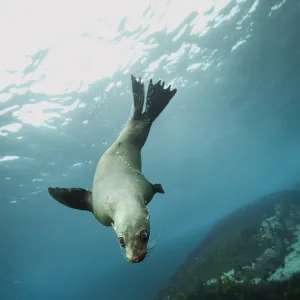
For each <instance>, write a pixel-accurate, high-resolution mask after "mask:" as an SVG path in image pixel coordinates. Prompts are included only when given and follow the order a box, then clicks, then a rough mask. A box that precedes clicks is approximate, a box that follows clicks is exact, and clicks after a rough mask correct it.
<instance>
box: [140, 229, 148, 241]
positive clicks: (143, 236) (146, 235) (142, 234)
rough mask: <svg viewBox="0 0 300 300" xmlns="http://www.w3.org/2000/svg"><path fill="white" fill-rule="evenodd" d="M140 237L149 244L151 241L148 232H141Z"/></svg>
mask: <svg viewBox="0 0 300 300" xmlns="http://www.w3.org/2000/svg"><path fill="white" fill-rule="evenodd" d="M140 237H141V239H142V240H143V241H144V242H147V241H148V239H149V234H148V232H147V231H146V230H141V232H140Z"/></svg>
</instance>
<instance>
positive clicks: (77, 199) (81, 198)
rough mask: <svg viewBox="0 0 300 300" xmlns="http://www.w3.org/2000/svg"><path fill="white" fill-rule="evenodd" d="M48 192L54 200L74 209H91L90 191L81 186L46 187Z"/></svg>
mask: <svg viewBox="0 0 300 300" xmlns="http://www.w3.org/2000/svg"><path fill="white" fill-rule="evenodd" d="M48 193H49V194H50V196H51V197H52V198H54V199H55V200H56V201H58V202H60V203H62V204H64V205H66V206H68V207H71V208H75V209H80V210H87V211H92V210H93V207H92V193H91V192H90V191H88V190H85V189H81V188H70V189H68V188H58V187H55V188H51V187H49V188H48Z"/></svg>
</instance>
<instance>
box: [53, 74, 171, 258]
mask: <svg viewBox="0 0 300 300" xmlns="http://www.w3.org/2000/svg"><path fill="white" fill-rule="evenodd" d="M131 80H132V91H133V112H132V117H131V118H130V120H129V121H128V122H127V124H126V126H125V127H124V129H123V130H122V131H121V133H120V135H119V137H118V138H117V140H116V141H115V142H114V143H113V144H112V145H111V146H110V148H109V149H107V151H106V152H105V153H104V154H103V155H102V157H101V158H100V160H99V162H98V165H97V167H96V171H95V176H94V182H93V188H92V192H90V191H88V190H85V189H80V188H71V189H68V188H49V189H48V191H49V194H50V195H51V196H52V197H53V198H54V199H55V200H57V201H59V202H60V203H62V204H65V205H66V206H69V207H72V208H75V209H81V210H88V211H91V212H92V213H93V214H94V215H95V217H96V218H97V219H98V221H99V222H100V223H102V224H103V225H105V226H113V228H114V229H115V231H116V233H117V236H118V240H119V243H120V245H121V246H122V247H124V248H125V250H126V257H127V259H128V260H129V261H131V262H140V261H142V260H143V259H144V258H145V256H146V254H147V251H148V248H147V244H148V240H149V236H150V221H149V212H148V209H147V208H146V205H147V204H148V203H149V202H150V201H151V200H152V198H153V196H154V194H155V193H164V191H163V188H162V186H161V185H160V184H151V183H150V182H149V181H148V180H147V179H146V178H145V177H144V175H143V174H142V172H141V169H142V162H141V150H142V148H143V146H144V144H145V142H146V140H147V137H148V134H149V132H150V128H151V125H152V123H153V122H154V120H155V119H156V118H157V117H158V116H159V114H160V113H161V112H162V111H163V110H164V108H165V107H166V106H167V105H168V103H169V102H170V100H171V99H172V98H173V96H174V95H175V93H176V89H174V90H173V91H171V90H170V86H169V88H168V89H164V83H163V84H162V85H161V84H160V81H159V82H158V83H156V84H155V85H153V84H152V80H150V83H149V87H148V93H147V100H146V108H145V111H144V112H143V107H144V97H145V96H144V94H145V93H144V84H143V83H141V82H140V81H137V80H136V78H135V77H134V76H131Z"/></svg>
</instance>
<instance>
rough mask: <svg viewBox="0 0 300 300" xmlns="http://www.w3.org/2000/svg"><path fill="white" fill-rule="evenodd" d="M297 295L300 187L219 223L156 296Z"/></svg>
mask: <svg viewBox="0 0 300 300" xmlns="http://www.w3.org/2000/svg"><path fill="white" fill-rule="evenodd" d="M275 291H276V292H275ZM274 293H275V294H274ZM234 295H235V296H234ZM238 295H239V296H238ZM279 295H281V298H280V297H279V298H278V296H279ZM221 296H222V297H221ZM269 296H270V297H271V298H269ZM195 297H196V298H195ZM197 297H198V298H197ZM293 297H297V299H300V188H299V187H297V188H295V189H290V190H284V191H280V192H276V193H273V194H270V195H267V196H265V197H262V198H259V199H258V200H257V201H255V202H254V203H252V204H250V205H247V206H245V207H243V208H242V209H239V210H237V211H235V212H234V213H232V214H230V215H228V216H226V217H225V218H223V219H221V220H220V221H219V222H217V223H216V225H215V226H214V227H213V228H212V229H211V230H210V231H209V232H208V234H207V235H206V236H205V238H204V239H203V240H202V241H200V244H199V246H198V247H197V248H196V249H194V251H193V252H192V253H191V254H190V255H189V257H188V259H187V262H186V263H185V264H184V265H183V266H182V267H181V268H180V269H179V270H178V271H177V272H176V273H175V274H174V276H173V277H172V278H171V280H170V282H169V284H168V286H167V287H166V288H165V289H163V290H162V291H160V292H159V294H158V295H157V297H156V298H155V299H158V300H162V299H163V300H165V299H168V300H175V299H176V300H177V299H203V300H205V299H245V300H246V299H294V298H293Z"/></svg>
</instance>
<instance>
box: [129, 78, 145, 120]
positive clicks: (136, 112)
mask: <svg viewBox="0 0 300 300" xmlns="http://www.w3.org/2000/svg"><path fill="white" fill-rule="evenodd" d="M131 84H132V94H133V115H132V119H133V120H139V119H141V116H142V113H143V107H144V101H145V87H144V83H142V82H141V77H140V78H139V81H138V80H137V79H136V77H135V76H133V75H131Z"/></svg>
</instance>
